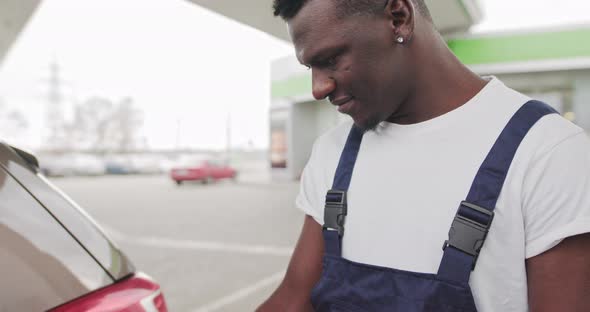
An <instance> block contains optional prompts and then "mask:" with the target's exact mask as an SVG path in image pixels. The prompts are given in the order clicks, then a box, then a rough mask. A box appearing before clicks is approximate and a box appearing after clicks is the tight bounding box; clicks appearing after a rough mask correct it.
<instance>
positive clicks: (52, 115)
mask: <svg viewBox="0 0 590 312" xmlns="http://www.w3.org/2000/svg"><path fill="white" fill-rule="evenodd" d="M47 84H48V91H47V107H46V110H45V121H46V126H47V129H48V132H47V139H46V140H45V144H46V148H48V149H52V150H61V149H64V148H65V147H66V133H65V118H64V109H63V105H64V96H63V92H62V89H63V80H62V78H61V68H60V66H59V64H58V62H57V61H56V60H53V61H52V62H51V63H50V64H49V79H48V80H47Z"/></svg>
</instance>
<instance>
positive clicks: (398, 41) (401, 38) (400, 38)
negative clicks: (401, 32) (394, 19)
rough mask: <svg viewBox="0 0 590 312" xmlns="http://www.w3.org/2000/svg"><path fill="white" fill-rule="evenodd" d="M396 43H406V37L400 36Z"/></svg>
mask: <svg viewBox="0 0 590 312" xmlns="http://www.w3.org/2000/svg"><path fill="white" fill-rule="evenodd" d="M396 41H397V43H404V37H402V36H399V37H397V39H396Z"/></svg>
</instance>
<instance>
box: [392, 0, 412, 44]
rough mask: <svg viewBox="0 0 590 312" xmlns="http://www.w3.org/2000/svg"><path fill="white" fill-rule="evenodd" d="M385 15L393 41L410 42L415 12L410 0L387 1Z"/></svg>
mask: <svg viewBox="0 0 590 312" xmlns="http://www.w3.org/2000/svg"><path fill="white" fill-rule="evenodd" d="M385 14H386V15H387V17H388V18H389V20H390V27H391V30H392V36H393V40H392V41H396V42H398V43H404V42H408V41H410V39H411V38H412V36H413V35H414V23H415V21H416V10H415V8H414V3H413V2H412V0H389V1H387V5H386V6H385Z"/></svg>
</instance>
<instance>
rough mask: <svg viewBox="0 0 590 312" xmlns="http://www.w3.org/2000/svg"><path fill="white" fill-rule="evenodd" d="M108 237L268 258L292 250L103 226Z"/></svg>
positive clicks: (146, 244)
mask: <svg viewBox="0 0 590 312" xmlns="http://www.w3.org/2000/svg"><path fill="white" fill-rule="evenodd" d="M103 228H104V229H105V230H106V232H107V233H109V236H111V237H112V238H113V239H114V241H116V242H123V243H128V244H134V245H142V246H149V247H158V248H171V249H184V250H204V251H218V252H230V253H245V254H254V255H269V256H291V253H292V252H293V248H287V247H278V246H266V245H247V244H230V243H222V242H210V241H209V242H208V241H193V240H176V239H167V238H158V237H131V236H129V235H127V234H124V233H121V232H119V231H117V230H114V229H112V228H109V227H105V226H103Z"/></svg>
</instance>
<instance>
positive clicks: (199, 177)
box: [170, 159, 237, 185]
mask: <svg viewBox="0 0 590 312" xmlns="http://www.w3.org/2000/svg"><path fill="white" fill-rule="evenodd" d="M170 177H171V178H172V180H173V181H174V182H176V184H177V185H181V184H182V183H183V182H184V181H200V182H201V183H203V184H207V183H211V182H213V181H216V180H221V179H232V180H235V179H236V177H237V171H236V169H234V168H232V167H230V166H228V165H225V164H222V163H221V162H217V161H214V160H210V159H205V160H202V159H196V160H192V161H191V160H189V161H184V164H181V165H180V166H175V167H173V168H172V169H171V170H170Z"/></svg>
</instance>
